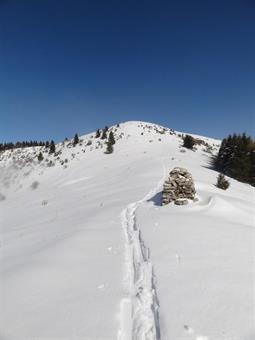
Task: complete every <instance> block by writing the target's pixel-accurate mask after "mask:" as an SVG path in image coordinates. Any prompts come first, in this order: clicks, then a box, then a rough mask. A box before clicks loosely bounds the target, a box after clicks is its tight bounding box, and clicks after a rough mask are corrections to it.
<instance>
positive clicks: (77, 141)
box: [73, 133, 79, 146]
mask: <svg viewBox="0 0 255 340" xmlns="http://www.w3.org/2000/svg"><path fill="white" fill-rule="evenodd" d="M78 143H79V137H78V134H77V133H76V134H75V135H74V139H73V145H74V146H75V145H77V144H78Z"/></svg>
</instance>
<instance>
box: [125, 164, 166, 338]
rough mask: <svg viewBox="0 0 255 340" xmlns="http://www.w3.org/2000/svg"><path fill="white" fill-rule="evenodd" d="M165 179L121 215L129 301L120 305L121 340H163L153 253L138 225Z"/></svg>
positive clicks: (131, 204) (126, 299) (129, 205)
mask: <svg viewBox="0 0 255 340" xmlns="http://www.w3.org/2000/svg"><path fill="white" fill-rule="evenodd" d="M165 173H166V170H165V167H164V175H163V178H162V179H161V180H160V182H159V183H158V185H157V186H156V188H155V189H153V190H151V191H150V192H149V193H148V194H147V195H146V196H145V197H144V198H143V199H142V200H140V201H137V202H135V203H130V204H128V206H127V207H126V208H125V209H124V210H123V211H122V214H121V219H122V227H123V229H124V233H125V238H126V250H125V257H126V258H125V264H126V270H125V275H126V276H125V283H126V289H127V295H128V296H127V297H126V298H124V299H122V301H121V305H120V318H121V325H120V332H119V340H160V326H159V313H158V309H159V302H158V298H157V293H156V287H155V275H154V272H153V266H152V263H151V261H150V251H149V248H147V247H146V246H145V244H144V242H143V239H142V236H141V231H140V230H139V226H138V225H137V223H136V210H137V208H138V207H139V206H140V205H141V204H142V203H144V202H145V201H147V200H148V199H150V198H151V197H152V196H154V195H155V194H156V193H157V192H158V190H159V189H160V188H161V187H162V184H163V181H164V178H165Z"/></svg>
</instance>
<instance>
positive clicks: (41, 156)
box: [37, 152, 43, 162]
mask: <svg viewBox="0 0 255 340" xmlns="http://www.w3.org/2000/svg"><path fill="white" fill-rule="evenodd" d="M37 158H38V161H39V162H41V161H42V160H43V155H42V153H41V152H40V153H39V155H38V156H37Z"/></svg>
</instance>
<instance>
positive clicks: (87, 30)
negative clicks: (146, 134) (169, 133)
mask: <svg viewBox="0 0 255 340" xmlns="http://www.w3.org/2000/svg"><path fill="white" fill-rule="evenodd" d="M0 80H1V81H0V118H1V124H0V140H1V141H16V140H24V139H28V140H30V139H43V140H45V139H52V138H53V139H55V140H56V141H59V140H62V139H63V138H64V137H66V136H67V137H71V136H73V134H74V133H75V132H78V133H79V134H82V133H86V132H89V131H92V130H95V129H97V128H100V127H102V126H104V125H111V124H114V123H117V122H120V121H126V120H145V121H152V122H157V123H159V124H162V125H165V126H168V127H171V128H174V129H177V130H182V131H188V132H193V133H198V134H202V135H208V136H213V137H219V138H221V137H224V136H225V135H227V134H228V133H232V132H243V131H246V132H247V133H248V134H252V135H253V136H255V131H254V129H255V127H254V121H253V122H252V116H254V115H255V3H254V1H252V0H240V1H239V0H236V1H235V0H232V1H227V0H221V1H217V0H215V1H205V0H204V1H196V0H192V1H190V0H186V1H185V0H183V1H182V0H178V1H177V0H176V1H160V0H157V1H155V0H154V1H152V0H144V1H142V0H135V1H133V0H123V1H122V0H121V1H120V0H107V1H106V0H100V1H99V0H90V1H86V0H83V1H78V0H61V1H59V0H36V1H34V0H23V1H20V0H0Z"/></svg>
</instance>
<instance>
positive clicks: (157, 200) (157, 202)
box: [148, 191, 162, 207]
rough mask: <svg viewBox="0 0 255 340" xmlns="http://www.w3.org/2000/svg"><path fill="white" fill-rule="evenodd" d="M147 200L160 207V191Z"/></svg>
mask: <svg viewBox="0 0 255 340" xmlns="http://www.w3.org/2000/svg"><path fill="white" fill-rule="evenodd" d="M148 202H152V203H153V205H156V206H158V207H161V205H162V204H161V202H162V191H160V192H158V193H157V194H156V195H154V196H153V197H151V198H150V199H149V200H148Z"/></svg>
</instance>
